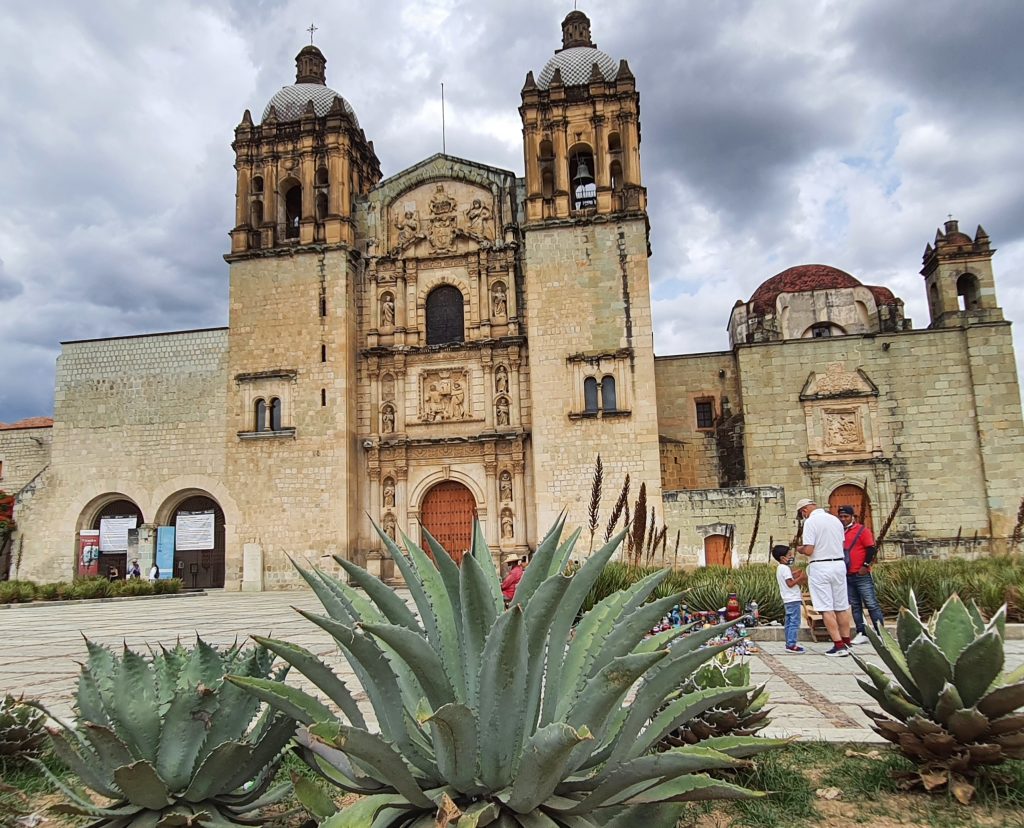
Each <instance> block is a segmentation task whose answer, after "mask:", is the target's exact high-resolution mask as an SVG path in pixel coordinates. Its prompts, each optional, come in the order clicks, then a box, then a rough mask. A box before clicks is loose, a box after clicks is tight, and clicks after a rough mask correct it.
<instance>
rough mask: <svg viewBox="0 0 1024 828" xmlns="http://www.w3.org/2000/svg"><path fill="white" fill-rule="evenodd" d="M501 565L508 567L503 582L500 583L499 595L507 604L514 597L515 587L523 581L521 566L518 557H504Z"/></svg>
mask: <svg viewBox="0 0 1024 828" xmlns="http://www.w3.org/2000/svg"><path fill="white" fill-rule="evenodd" d="M502 563H504V564H505V565H506V566H507V567H509V570H508V574H507V575H506V576H505V580H503V581H502V582H501V594H502V595H503V596H504V597H505V603H506V604H508V603H510V602H511V601H512V599H513V598H515V597H516V587H517V586H519V582H520V581H521V580H522V579H523V565H522V563H520V561H519V556H518V555H506V556H505V557H504V559H503V560H502Z"/></svg>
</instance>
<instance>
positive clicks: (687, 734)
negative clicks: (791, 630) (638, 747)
mask: <svg viewBox="0 0 1024 828" xmlns="http://www.w3.org/2000/svg"><path fill="white" fill-rule="evenodd" d="M750 686H751V683H750V665H749V664H746V663H744V662H740V661H735V662H731V663H730V659H729V657H728V655H727V654H726V653H720V654H719V655H718V656H716V657H715V658H714V659H713V660H712V661H709V662H708V663H707V664H704V665H703V666H702V667H700V668H699V669H698V670H697V671H696V672H695V673H694V674H693V675H692V676H691V677H690V678H689V679H687V680H686V682H684V683H683V686H682V687H681V688H680V689H679V690H678V691H676V692H675V693H673V694H672V695H671V696H670V697H669V701H670V702H671V701H674V700H675V699H676V698H678V697H679V696H682V695H686V694H688V693H696V692H699V691H701V690H709V689H712V688H723V687H738V688H743V689H744V690H745V692H744V693H742V694H741V695H738V696H734V697H733V698H731V699H728V700H727V701H724V702H722V704H720V705H717V706H715V707H712V708H709V709H708V710H706V711H704V713H702V714H700V715H699V716H695V717H694V718H692V719H690V720H688V721H684V722H682V723H681V724H680V725H679V727H677V728H675V729H674V730H672V731H670V732H669V733H666V734H665V736H664V737H663V738H662V739H661V743H660V745H659V747H661V748H672V747H678V746H680V745H695V744H697V743H698V742H703V741H705V740H706V739H712V738H715V737H718V736H729V735H733V736H752V735H754V734H755V733H757V731H759V730H761V729H762V728H764V727H766V726H767V725H768V723H769V721H770V719H769V718H768V714H769V713H771V709H770V708H767V707H765V705H766V704H767V703H768V694H767V693H766V692H765V689H764V687H765V685H764V684H760V685H758V686H757V687H754V688H753V689H750V690H748V689H747V688H749V687H750Z"/></svg>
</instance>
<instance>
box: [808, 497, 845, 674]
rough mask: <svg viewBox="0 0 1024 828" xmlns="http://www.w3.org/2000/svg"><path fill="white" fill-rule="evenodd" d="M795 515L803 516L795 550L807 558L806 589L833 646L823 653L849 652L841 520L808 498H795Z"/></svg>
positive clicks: (832, 654)
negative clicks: (801, 536)
mask: <svg viewBox="0 0 1024 828" xmlns="http://www.w3.org/2000/svg"><path fill="white" fill-rule="evenodd" d="M796 516H797V518H803V519H804V527H803V541H804V542H803V545H802V546H798V547H797V552H799V553H800V554H802V555H807V556H808V557H809V558H810V563H809V564H808V566H807V589H808V591H809V592H810V593H811V603H812V604H813V605H814V609H816V610H817V611H818V612H820V613H821V619H822V621H824V622H825V629H826V630H828V634H829V636H831V638H832V649H831V650H828V651H827V652H826V653H825V655H827V656H848V655H849V654H850V649H849V647H850V627H851V626H852V623H853V616H852V615H851V613H850V598H849V594H848V592H847V589H846V560H845V558H844V557H843V544H844V540H845V533H844V532H843V524H842V523H840V521H839V518H837V517H836V516H835V515H832V514H829V513H828V512H827V511H825V510H824V509H822V508H820V507H819V506H818V505H817V504H816V503H815V502H814V501H813V500H811V499H810V498H804V499H803V500H799V501H797V504H796Z"/></svg>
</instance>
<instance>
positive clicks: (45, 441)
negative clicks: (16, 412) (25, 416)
mask: <svg viewBox="0 0 1024 828" xmlns="http://www.w3.org/2000/svg"><path fill="white" fill-rule="evenodd" d="M52 439H53V429H52V427H49V426H47V427H41V428H0V492H6V493H7V494H9V495H14V494H17V493H18V490H19V489H21V487H22V486H24V485H25V484H27V483H28V482H29V481H30V480H32V478H33V477H35V476H36V475H37V474H39V472H41V471H42V470H43V469H44V468H45V467H46V464H47V463H49V462H50V442H51V440H52Z"/></svg>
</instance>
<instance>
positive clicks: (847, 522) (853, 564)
mask: <svg viewBox="0 0 1024 828" xmlns="http://www.w3.org/2000/svg"><path fill="white" fill-rule="evenodd" d="M839 520H841V521H842V523H843V527H844V529H845V530H846V540H845V542H844V543H843V553H844V554H845V555H846V591H847V593H848V594H849V596H850V607H851V609H852V610H853V625H854V627H856V629H857V635H856V636H855V637H854V639H853V643H854V644H867V642H868V637H867V636H866V635H865V634H864V607H867V608H868V614H869V615H870V616H871V626H873V627H874V628H875V632H879V630H880V629H881V627H882V624H883V623H884V621H885V616H884V615H882V608H881V606H879V604H878V595H876V594H875V579H874V578H873V577H872V576H871V562H872V561H873V560H874V559H875V538H874V535H872V534H871V530H870V529H868V527H867V526H865V525H864V524H862V523H858V522H857V519H856V516H855V515H854V512H853V507H852V506H840V507H839Z"/></svg>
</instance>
